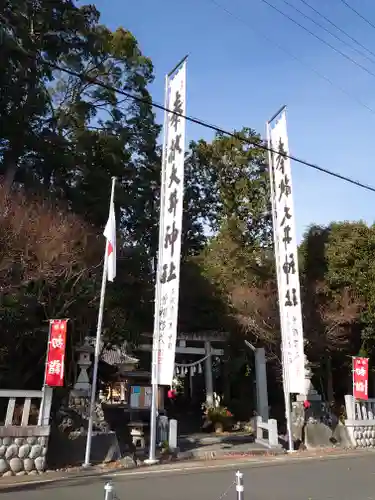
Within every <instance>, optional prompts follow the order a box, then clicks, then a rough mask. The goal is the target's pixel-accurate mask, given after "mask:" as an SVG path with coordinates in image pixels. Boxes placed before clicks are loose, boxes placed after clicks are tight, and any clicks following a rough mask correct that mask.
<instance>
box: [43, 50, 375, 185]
mask: <svg viewBox="0 0 375 500" xmlns="http://www.w3.org/2000/svg"><path fill="white" fill-rule="evenodd" d="M42 63H43V64H46V65H48V66H50V67H51V68H54V69H56V70H58V71H62V72H64V73H66V74H69V75H70V76H74V77H76V78H79V79H80V80H83V81H86V82H90V83H93V84H95V85H98V86H99V87H102V88H104V89H106V90H109V91H111V92H116V93H118V94H120V95H123V96H125V97H129V98H131V99H134V100H135V101H138V102H141V103H143V104H147V105H150V106H153V107H154V108H156V109H159V110H161V111H166V112H168V113H170V114H173V115H176V116H179V117H180V118H183V119H185V120H186V121H189V122H191V123H195V124H196V125H200V126H201V127H205V128H207V129H210V130H213V131H215V132H218V133H220V134H223V135H227V136H229V137H233V138H234V139H237V140H239V141H241V142H244V143H247V144H249V145H251V146H254V147H257V148H259V149H262V150H263V151H269V152H271V153H274V154H281V153H280V152H279V151H277V150H275V149H273V148H270V147H268V146H266V145H265V144H264V142H259V141H251V140H249V139H246V138H245V137H242V136H241V135H239V134H236V133H233V132H229V131H228V130H225V129H223V128H221V127H218V126H216V125H210V124H209V123H207V122H205V121H203V120H201V119H199V118H194V117H192V116H187V115H183V114H182V113H178V112H177V111H174V110H173V109H169V108H166V107H165V106H163V105H162V104H159V103H157V102H155V101H153V100H152V99H146V98H143V97H139V96H136V95H133V94H130V93H129V92H125V91H124V90H121V89H118V88H115V87H113V86H111V85H107V84H106V83H103V82H101V81H99V80H97V79H96V78H91V77H89V76H88V75H84V74H81V73H77V72H76V71H73V70H70V69H67V68H62V67H61V66H59V65H57V64H55V63H51V62H49V61H46V60H44V59H42ZM282 156H284V157H285V158H289V159H290V160H293V161H295V162H297V163H300V164H301V165H305V166H306V167H310V168H313V169H314V170H318V171H319V172H323V173H325V174H327V175H330V176H331V177H335V178H336V179H341V180H343V181H346V182H348V183H350V184H353V185H354V186H358V187H360V188H362V189H366V190H367V191H371V192H373V193H375V187H373V186H370V185H368V184H364V183H362V182H360V181H357V180H355V179H352V178H350V177H347V176H345V175H342V174H339V173H336V172H333V171H332V170H328V169H326V168H323V167H320V166H319V165H316V164H314V163H310V162H308V161H305V160H302V159H301V158H297V157H296V156H293V155H291V154H282Z"/></svg>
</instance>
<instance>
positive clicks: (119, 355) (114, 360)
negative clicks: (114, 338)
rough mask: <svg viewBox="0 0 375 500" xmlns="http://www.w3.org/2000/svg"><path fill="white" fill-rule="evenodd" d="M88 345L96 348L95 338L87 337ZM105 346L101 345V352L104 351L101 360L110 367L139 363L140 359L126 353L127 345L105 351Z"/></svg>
mask: <svg viewBox="0 0 375 500" xmlns="http://www.w3.org/2000/svg"><path fill="white" fill-rule="evenodd" d="M85 341H86V343H87V344H89V345H90V346H95V337H86V339H85ZM103 347H104V344H103V342H102V343H101V346H100V350H101V351H102V353H101V355H100V359H101V360H102V361H104V362H105V363H108V364H109V365H123V364H134V365H136V364H137V363H139V359H137V358H134V357H133V356H130V355H129V354H127V352H126V347H127V346H126V343H124V344H123V345H122V346H121V347H112V348H110V349H103Z"/></svg>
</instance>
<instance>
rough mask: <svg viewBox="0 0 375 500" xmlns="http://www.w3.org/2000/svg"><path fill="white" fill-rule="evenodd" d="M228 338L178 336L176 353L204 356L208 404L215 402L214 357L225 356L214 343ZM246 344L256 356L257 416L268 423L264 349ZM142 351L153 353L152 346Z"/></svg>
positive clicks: (217, 335)
mask: <svg viewBox="0 0 375 500" xmlns="http://www.w3.org/2000/svg"><path fill="white" fill-rule="evenodd" d="M144 336H145V337H148V338H152V334H144ZM227 338H228V334H227V333H222V332H216V333H212V332H201V333H197V334H196V333H179V334H178V335H177V345H176V353H179V354H197V355H201V356H204V364H205V370H204V373H205V386H206V403H207V405H212V404H213V402H214V390H213V377H212V357H213V356H223V355H224V349H217V348H213V347H212V345H211V344H212V342H225V341H226V340H227ZM187 341H190V342H192V341H194V342H202V343H203V344H204V347H192V346H187V345H186V342H187ZM245 344H246V345H247V347H249V348H250V349H251V350H252V351H253V352H254V354H255V379H256V408H257V414H258V415H259V416H261V417H262V420H263V421H264V422H267V421H268V418H269V410H268V389H267V371H266V356H265V350H264V348H263V347H261V348H256V347H254V346H253V345H252V344H251V343H250V342H248V341H247V340H245ZM137 349H138V350H140V351H147V352H151V351H152V344H141V345H139V346H138V347H137Z"/></svg>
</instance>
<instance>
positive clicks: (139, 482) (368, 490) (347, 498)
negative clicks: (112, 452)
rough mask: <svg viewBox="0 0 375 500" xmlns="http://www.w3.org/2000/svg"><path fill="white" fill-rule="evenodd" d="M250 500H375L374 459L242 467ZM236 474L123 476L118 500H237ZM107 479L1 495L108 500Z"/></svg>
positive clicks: (24, 499) (27, 499) (6, 499)
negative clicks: (106, 498) (106, 491)
mask: <svg viewBox="0 0 375 500" xmlns="http://www.w3.org/2000/svg"><path fill="white" fill-rule="evenodd" d="M239 468H240V470H241V471H242V472H243V473H244V482H245V494H244V499H245V500H323V499H324V500H328V499H329V500H371V499H374V500H375V454H372V453H371V454H369V455H367V456H356V457H345V458H336V459H329V460H313V461H306V460H302V459H301V460H299V461H298V460H297V461H295V462H289V463H285V462H284V463H279V464H273V465H267V466H261V467H256V466H255V467H254V466H252V467H249V466H246V465H245V464H241V466H240V467H239ZM235 470H236V468H235V467H233V468H231V469H222V470H220V469H200V470H190V471H186V472H175V471H169V472H161V473H148V474H147V473H145V474H143V473H142V474H139V473H137V474H135V475H122V476H117V477H115V478H114V485H115V489H116V494H117V498H118V499H119V500H176V499H178V500H224V499H228V500H236V491H235V488H234V486H232V487H231V488H230V489H229V491H228V493H227V494H226V495H225V496H223V494H224V493H225V491H226V490H227V489H228V487H229V486H230V485H231V483H232V481H233V480H234V474H235ZM104 482H105V480H104V479H103V478H85V479H76V480H72V481H70V482H69V483H66V482H65V483H62V484H49V485H43V486H40V485H39V486H37V485H31V486H30V488H28V489H24V490H22V491H9V492H6V491H2V492H1V500H86V499H88V500H104V489H103V486H104Z"/></svg>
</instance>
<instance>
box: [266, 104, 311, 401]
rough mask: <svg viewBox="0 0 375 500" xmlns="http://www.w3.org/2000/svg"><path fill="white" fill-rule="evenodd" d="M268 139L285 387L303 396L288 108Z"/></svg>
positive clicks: (273, 122) (274, 121)
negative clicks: (288, 156)
mask: <svg viewBox="0 0 375 500" xmlns="http://www.w3.org/2000/svg"><path fill="white" fill-rule="evenodd" d="M268 136H269V143H270V144H269V145H270V147H271V149H273V150H274V151H275V152H271V155H270V156H271V162H270V163H271V165H270V177H271V179H270V181H271V197H272V211H273V223H274V244H275V258H276V270H277V282H278V292H279V309H280V325H281V337H282V353H283V369H284V377H285V385H286V389H287V391H288V392H289V393H300V394H304V392H305V357H304V343H303V342H304V341H303V324H302V309H301V293H300V281H299V272H298V246H297V240H296V229H295V215H294V203H293V187H292V170H291V162H290V159H289V158H286V157H285V156H283V154H289V145H288V133H287V123H286V111H285V108H283V109H282V110H281V112H279V113H278V114H277V115H276V117H275V118H274V119H272V120H271V121H270V122H269V123H268Z"/></svg>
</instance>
